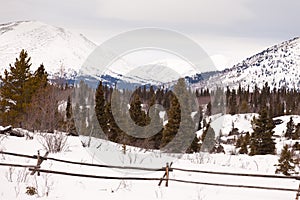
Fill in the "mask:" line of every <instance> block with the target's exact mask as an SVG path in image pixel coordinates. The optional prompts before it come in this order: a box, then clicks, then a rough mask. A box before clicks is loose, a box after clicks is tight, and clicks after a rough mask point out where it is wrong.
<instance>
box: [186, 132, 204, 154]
mask: <svg viewBox="0 0 300 200" xmlns="http://www.w3.org/2000/svg"><path fill="white" fill-rule="evenodd" d="M199 142H200V140H199V138H198V137H197V135H195V138H194V140H193V142H192V144H191V146H190V147H189V148H188V149H187V150H186V153H197V152H199V151H200V147H201V146H200V144H199Z"/></svg>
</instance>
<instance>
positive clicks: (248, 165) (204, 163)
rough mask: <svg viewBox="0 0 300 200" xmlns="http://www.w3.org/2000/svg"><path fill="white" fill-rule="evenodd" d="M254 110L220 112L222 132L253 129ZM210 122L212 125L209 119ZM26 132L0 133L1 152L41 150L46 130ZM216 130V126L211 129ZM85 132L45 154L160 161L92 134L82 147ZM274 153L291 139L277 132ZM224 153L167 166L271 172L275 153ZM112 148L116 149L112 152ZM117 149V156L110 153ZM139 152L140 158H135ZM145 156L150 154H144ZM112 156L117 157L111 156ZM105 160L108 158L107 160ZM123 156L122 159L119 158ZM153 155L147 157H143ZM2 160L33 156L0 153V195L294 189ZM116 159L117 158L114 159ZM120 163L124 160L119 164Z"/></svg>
mask: <svg viewBox="0 0 300 200" xmlns="http://www.w3.org/2000/svg"><path fill="white" fill-rule="evenodd" d="M254 115H256V114H251V113H249V114H240V115H233V116H232V115H225V116H224V118H223V119H222V122H220V121H219V123H221V126H220V127H222V131H221V132H222V133H223V134H224V136H225V137H226V136H227V135H228V131H230V130H229V129H228V127H231V126H232V125H233V126H234V127H235V128H237V129H238V130H239V131H240V132H242V131H250V132H251V131H252V128H251V119H252V117H253V116H254ZM289 117H291V116H282V117H278V118H276V119H280V120H281V123H280V124H277V125H276V128H275V129H274V130H275V134H276V135H278V136H280V135H282V132H283V131H285V130H286V123H287V121H288V120H289ZM292 117H293V119H294V121H295V123H299V122H300V116H296V115H295V116H292ZM212 126H213V127H214V126H215V125H213V124H212ZM20 131H23V132H24V133H25V134H27V135H29V136H31V138H30V137H23V138H18V137H13V136H4V135H0V150H1V151H4V152H13V153H20V154H26V155H36V153H37V151H38V150H41V154H42V155H44V153H45V148H44V146H43V144H45V134H41V133H32V132H28V131H26V130H21V129H20ZM215 131H216V130H215ZM87 140H88V138H86V137H84V136H81V137H72V136H68V137H67V140H66V143H65V145H64V146H63V147H64V148H63V151H62V152H60V153H50V154H49V156H48V158H49V157H50V158H56V159H63V160H70V161H77V162H82V163H93V164H104V165H107V164H111V163H115V165H117V166H144V167H148V168H149V167H150V168H160V167H162V166H161V163H160V164H158V165H157V163H156V162H155V160H157V159H160V158H163V157H164V156H162V154H161V152H160V151H158V150H155V151H152V150H146V149H139V148H137V147H130V146H127V147H126V153H125V154H124V153H123V150H122V145H119V144H115V143H112V142H108V141H104V140H101V139H93V140H92V142H91V147H90V148H84V147H83V146H82V142H85V141H87ZM276 142H277V153H280V151H281V149H282V147H283V146H284V144H290V142H291V141H289V140H284V138H277V139H276ZM224 147H225V150H226V154H223V153H220V154H207V153H196V154H184V155H183V156H182V157H181V158H179V159H174V160H173V161H174V163H173V166H172V167H175V168H183V169H193V170H204V171H210V172H229V173H242V174H262V175H274V174H275V169H276V166H274V165H275V164H276V163H277V161H278V158H279V156H278V155H264V156H248V155H238V154H233V152H234V151H233V149H234V146H233V145H230V144H228V145H224ZM112 149H114V151H115V152H111V150H112ZM116 152H119V154H118V156H114V154H115V153H116ZM105 154H108V155H110V157H109V159H110V160H107V158H104V157H99V155H105ZM140 158H142V159H140ZM149 158H150V159H149ZM112 159H117V160H112ZM107 161H109V162H107ZM124 161H125V162H124ZM149 161H152V163H148V164H147V162H149ZM1 163H14V164H25V165H31V166H32V165H36V159H29V158H20V157H16V156H11V155H5V154H0V177H2V178H1V179H0V185H1V188H2V189H1V190H0V199H5V200H10V199H22V200H23V199H37V198H38V199H49V200H50V199H83V198H86V199H96V198H99V197H101V198H102V199H130V200H138V199H141V198H142V199H147V200H148V199H149V200H153V199H160V200H176V199H183V200H190V199H191V200H199V199H200V200H215V199H222V200H232V199H241V197H242V199H245V200H247V199H249V200H252V199H257V200H260V199H261V200H266V199H272V200H277V199H278V200H285V199H294V198H295V196H296V192H294V191H273V190H264V189H254V188H236V187H224V186H211V185H203V184H191V183H181V182H175V181H170V182H169V187H165V183H164V182H163V184H162V185H161V186H158V181H156V180H155V181H146V180H110V179H109V180H105V179H93V178H84V177H71V176H64V175H57V174H47V173H41V176H37V175H36V174H35V175H33V176H32V175H30V172H29V171H28V169H26V168H19V167H8V166H1ZM117 163H119V164H117ZM122 163H123V164H122ZM41 168H42V169H44V170H53V171H60V172H69V173H77V174H78V173H79V174H87V175H98V176H112V177H118V176H120V177H142V178H155V177H156V178H161V177H162V175H163V171H157V172H149V171H148V172H147V171H138V172H136V171H126V170H125V171H124V170H116V169H108V168H102V167H92V166H83V165H74V164H70V163H61V162H57V161H55V160H53V159H48V160H45V161H44V162H43V163H42V165H41ZM170 178H171V179H177V180H188V181H196V182H199V181H200V182H206V183H217V184H230V185H246V186H247V185H248V186H256V187H257V186H258V187H275V188H288V189H292V190H296V189H297V188H298V186H299V181H297V180H293V179H274V178H261V177H236V176H232V175H229V176H222V175H216V174H206V173H193V172H184V171H178V170H174V171H172V172H170ZM26 187H34V188H35V189H36V191H37V194H36V195H33V196H30V195H28V194H26V191H27V189H26Z"/></svg>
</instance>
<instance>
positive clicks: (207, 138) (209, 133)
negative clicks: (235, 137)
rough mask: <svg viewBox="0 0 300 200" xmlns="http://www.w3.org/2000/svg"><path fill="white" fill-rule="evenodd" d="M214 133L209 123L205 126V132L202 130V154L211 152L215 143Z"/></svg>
mask: <svg viewBox="0 0 300 200" xmlns="http://www.w3.org/2000/svg"><path fill="white" fill-rule="evenodd" d="M215 137H216V134H215V131H214V129H213V128H212V127H211V126H210V122H209V123H208V124H207V125H206V127H205V130H203V133H202V136H201V140H202V144H201V151H204V152H211V151H212V150H213V148H214V146H215V144H216V141H215Z"/></svg>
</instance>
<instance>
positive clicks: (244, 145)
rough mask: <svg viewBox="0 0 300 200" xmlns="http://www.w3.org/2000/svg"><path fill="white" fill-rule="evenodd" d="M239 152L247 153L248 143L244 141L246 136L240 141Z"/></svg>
mask: <svg viewBox="0 0 300 200" xmlns="http://www.w3.org/2000/svg"><path fill="white" fill-rule="evenodd" d="M239 153H240V154H248V143H247V141H246V138H244V139H243V141H242V144H241V148H240V150H239Z"/></svg>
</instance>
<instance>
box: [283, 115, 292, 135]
mask: <svg viewBox="0 0 300 200" xmlns="http://www.w3.org/2000/svg"><path fill="white" fill-rule="evenodd" d="M294 129H295V124H294V121H293V118H292V117H290V121H289V122H288V123H287V124H286V132H285V135H284V137H286V138H287V139H291V138H292V136H293V134H294Z"/></svg>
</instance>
